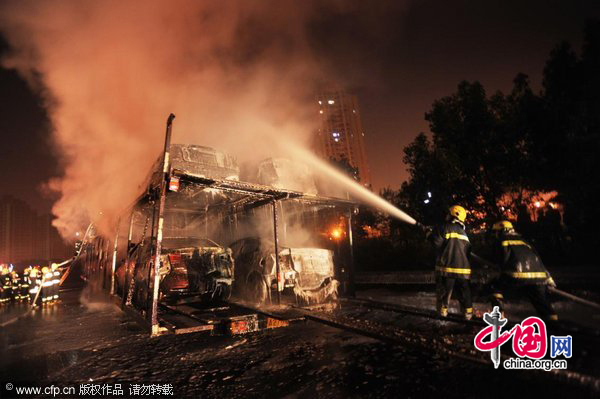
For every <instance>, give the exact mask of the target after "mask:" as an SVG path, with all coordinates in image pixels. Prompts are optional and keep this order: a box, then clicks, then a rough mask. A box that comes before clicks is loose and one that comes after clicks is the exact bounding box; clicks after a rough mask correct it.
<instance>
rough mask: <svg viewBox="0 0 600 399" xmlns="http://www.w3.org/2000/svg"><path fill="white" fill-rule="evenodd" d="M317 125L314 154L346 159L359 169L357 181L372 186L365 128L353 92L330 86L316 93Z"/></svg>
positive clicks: (327, 157) (328, 157)
mask: <svg viewBox="0 0 600 399" xmlns="http://www.w3.org/2000/svg"><path fill="white" fill-rule="evenodd" d="M317 104H318V111H317V112H318V113H319V118H320V126H319V129H318V131H317V132H316V136H315V142H314V147H315V151H316V153H317V154H318V155H319V156H321V157H322V158H325V159H336V160H338V161H339V160H342V159H346V160H347V161H348V163H349V164H350V166H352V167H353V168H355V169H358V180H359V181H360V182H361V183H362V184H363V185H364V186H366V187H371V172H370V170H369V162H368V161H367V152H366V149H365V131H364V130H363V126H362V122H361V120H360V110H359V108H358V101H357V99H356V96H355V95H352V94H349V93H346V92H345V91H343V90H342V89H340V88H329V89H327V90H323V91H322V92H321V93H320V94H318V95H317Z"/></svg>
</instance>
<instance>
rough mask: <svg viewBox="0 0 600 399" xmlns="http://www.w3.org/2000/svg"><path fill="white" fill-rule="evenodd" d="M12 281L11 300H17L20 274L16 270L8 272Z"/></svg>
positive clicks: (19, 289) (19, 290)
mask: <svg viewBox="0 0 600 399" xmlns="http://www.w3.org/2000/svg"><path fill="white" fill-rule="evenodd" d="M10 277H11V283H12V300H13V302H19V301H20V300H21V276H19V273H17V271H16V270H13V271H12V273H11V274H10Z"/></svg>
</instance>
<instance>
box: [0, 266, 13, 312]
mask: <svg viewBox="0 0 600 399" xmlns="http://www.w3.org/2000/svg"><path fill="white" fill-rule="evenodd" d="M0 288H2V295H1V296H0V303H8V302H10V299H11V297H12V276H11V274H10V270H9V269H8V267H7V266H3V267H2V270H0Z"/></svg>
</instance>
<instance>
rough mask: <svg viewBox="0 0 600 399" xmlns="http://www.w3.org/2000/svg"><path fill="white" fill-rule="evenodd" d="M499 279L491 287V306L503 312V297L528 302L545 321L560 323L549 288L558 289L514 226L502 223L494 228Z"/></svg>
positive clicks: (535, 253)
mask: <svg viewBox="0 0 600 399" xmlns="http://www.w3.org/2000/svg"><path fill="white" fill-rule="evenodd" d="M492 233H493V236H494V238H495V247H496V251H495V252H496V257H497V259H496V260H497V261H498V263H499V264H500V272H501V274H500V277H499V278H498V279H497V280H496V281H495V282H493V283H492V292H493V294H492V298H491V302H492V306H498V308H499V309H500V311H503V309H504V295H505V294H507V293H508V294H513V295H515V294H516V295H517V296H525V297H527V298H529V300H530V301H531V304H532V305H533V307H534V308H535V309H536V310H537V312H538V313H539V314H540V315H541V316H542V318H543V319H545V320H550V321H557V320H558V315H557V314H556V312H555V311H554V309H553V307H552V304H551V303H550V300H549V299H548V286H552V287H556V284H555V283H554V280H553V279H552V277H551V276H550V273H548V270H546V267H545V266H544V264H543V263H542V260H541V259H540V256H539V255H538V253H537V252H536V250H535V249H534V248H533V246H532V245H531V244H530V243H528V242H527V241H525V240H523V237H522V236H521V235H520V234H518V233H517V232H516V231H515V229H514V228H513V225H512V223H511V222H509V221H506V220H503V221H500V222H497V223H495V224H494V225H493V226H492Z"/></svg>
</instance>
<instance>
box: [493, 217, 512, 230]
mask: <svg viewBox="0 0 600 399" xmlns="http://www.w3.org/2000/svg"><path fill="white" fill-rule="evenodd" d="M513 229H514V227H513V225H512V223H511V222H509V221H508V220H501V221H499V222H496V223H494V225H493V226H492V230H493V231H502V230H506V231H508V230H513Z"/></svg>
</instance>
